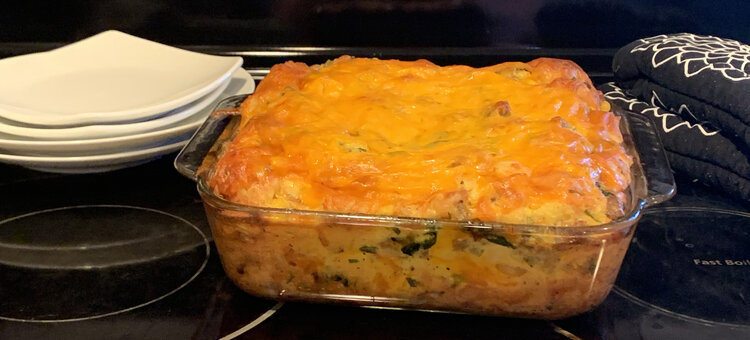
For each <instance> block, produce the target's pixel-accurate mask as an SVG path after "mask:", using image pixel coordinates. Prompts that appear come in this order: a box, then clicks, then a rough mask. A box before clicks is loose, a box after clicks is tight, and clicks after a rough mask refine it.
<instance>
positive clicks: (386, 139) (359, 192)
mask: <svg viewBox="0 0 750 340" xmlns="http://www.w3.org/2000/svg"><path fill="white" fill-rule="evenodd" d="M631 163H632V159H631V158H630V156H628V155H627V153H626V152H625V150H624V148H623V147H622V135H621V133H620V130H619V117H617V116H615V115H614V114H612V113H611V112H609V104H608V103H607V102H606V101H604V100H603V96H602V94H601V92H599V91H597V90H596V89H595V88H594V87H593V85H592V84H591V81H590V80H589V78H588V76H587V75H586V74H585V73H584V72H583V70H581V69H580V68H579V67H578V66H577V65H575V64H574V63H572V62H570V61H565V60H557V59H548V58H542V59H537V60H534V61H531V62H529V63H520V62H508V63H502V64H498V65H494V66H489V67H484V68H472V67H468V66H446V67H440V66H437V65H435V64H433V63H431V62H429V61H426V60H418V61H413V62H408V61H398V60H378V59H364V58H351V57H346V56H345V57H341V58H338V59H336V60H333V61H330V62H328V63H326V64H324V65H315V66H307V65H305V64H302V63H295V62H287V63H284V64H280V65H276V66H274V67H273V68H272V69H271V72H270V73H269V74H268V76H267V77H266V78H265V79H264V80H263V81H262V82H261V83H260V84H259V85H258V87H257V91H256V93H255V94H254V95H252V96H251V97H249V98H248V99H247V100H246V101H245V102H244V103H243V105H242V121H241V123H240V127H239V131H238V133H237V134H236V136H235V138H234V140H233V141H232V142H231V144H230V145H229V146H228V147H227V148H226V151H225V152H224V154H223V155H222V156H221V157H220V159H219V160H218V161H217V163H216V165H215V167H214V169H213V171H212V173H211V178H210V180H209V185H210V187H211V188H212V190H214V192H216V193H217V194H219V195H221V196H222V197H224V198H226V199H229V200H232V201H236V202H239V203H243V204H248V205H254V206H265V207H277V208H294V209H305V210H322V211H333V212H347V213H366V214H387V215H398V216H414V217H428V218H452V219H475V218H478V219H481V220H485V221H500V222H507V223H533V224H547V225H591V224H598V223H603V222H606V221H609V220H610V219H611V218H613V217H615V216H616V215H617V214H621V213H622V211H621V209H622V202H623V201H624V199H625V194H624V191H625V189H626V188H627V186H628V185H629V182H630V165H631Z"/></svg>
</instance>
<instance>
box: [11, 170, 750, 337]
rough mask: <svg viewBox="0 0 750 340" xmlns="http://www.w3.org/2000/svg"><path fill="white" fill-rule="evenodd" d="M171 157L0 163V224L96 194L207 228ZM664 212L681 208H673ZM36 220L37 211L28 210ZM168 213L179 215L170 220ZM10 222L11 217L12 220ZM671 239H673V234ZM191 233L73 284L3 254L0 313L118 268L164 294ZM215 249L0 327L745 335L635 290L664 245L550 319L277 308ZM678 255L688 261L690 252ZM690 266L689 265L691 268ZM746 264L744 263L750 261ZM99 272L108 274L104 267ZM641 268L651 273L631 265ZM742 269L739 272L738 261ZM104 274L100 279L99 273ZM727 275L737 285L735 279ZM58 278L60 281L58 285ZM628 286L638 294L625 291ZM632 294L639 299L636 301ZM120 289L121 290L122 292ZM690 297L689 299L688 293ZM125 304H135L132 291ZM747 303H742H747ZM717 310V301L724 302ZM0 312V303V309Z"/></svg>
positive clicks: (69, 333) (99, 202)
mask: <svg viewBox="0 0 750 340" xmlns="http://www.w3.org/2000/svg"><path fill="white" fill-rule="evenodd" d="M173 157H174V155H169V156H165V157H164V158H162V159H161V160H157V161H155V162H152V163H148V164H145V165H141V166H138V167H135V168H131V169H124V170H118V171H114V172H110V173H104V174H91V175H49V174H42V173H37V172H33V171H30V170H25V169H21V168H18V167H15V166H9V165H0V202H2V205H0V222H4V224H0V228H2V226H3V225H6V226H7V225H8V223H12V222H13V220H12V221H10V222H9V219H13V218H14V217H17V216H20V215H24V214H29V213H33V212H38V211H44V210H49V209H57V208H62V207H79V206H88V207H90V206H97V207H99V208H93V210H90V211H89V212H90V213H91V214H84V216H91V217H96V216H97V214H98V213H101V209H104V210H106V209H108V208H103V207H102V206H105V207H111V206H118V207H121V206H127V207H128V208H122V209H124V210H127V211H130V212H133V210H139V209H143V210H142V211H148V213H146V215H152V216H151V217H154V218H156V219H157V220H161V221H162V222H159V224H170V223H172V222H169V221H172V220H174V218H171V217H169V216H175V217H176V218H177V219H183V220H184V223H183V222H180V223H183V224H185V225H187V224H190V225H194V226H195V227H196V228H197V229H198V230H200V231H201V232H203V233H205V235H207V236H208V237H210V230H209V228H208V224H207V222H206V219H205V215H204V212H203V209H202V206H201V203H200V199H199V197H198V195H197V193H196V190H195V185H194V183H192V182H191V181H189V180H187V179H184V178H182V177H181V176H180V175H179V174H178V173H177V172H176V171H175V170H174V169H173V168H172V164H171V163H172V159H173ZM685 206H692V207H710V208H712V209H715V208H721V209H728V210H738V211H746V210H747V209H746V208H745V207H744V206H743V205H741V204H738V203H736V202H732V201H729V200H727V199H726V198H724V197H723V196H722V195H721V194H718V193H715V192H712V191H710V190H709V189H707V188H704V187H701V186H699V185H695V184H693V183H691V182H689V181H683V182H679V183H678V195H677V197H675V199H673V200H672V201H671V202H669V203H668V204H666V205H665V206H664V208H660V209H667V210H668V209H674V208H679V207H685ZM76 209H84V208H68V209H62V210H61V211H57V210H52V211H53V212H54V213H57V214H62V215H55V216H56V219H61V218H64V219H68V218H70V216H67V217H64V216H66V215H65V214H70V213H74V211H73V210H76ZM87 209H91V208H87ZM81 211H83V210H81ZM663 211H665V210H662V211H659V210H653V211H648V212H647V214H646V216H645V218H644V221H643V224H642V225H641V227H639V229H638V231H637V232H636V239H637V240H640V241H639V242H642V243H643V247H646V248H648V247H653V246H654V245H660V244H661V243H660V242H659V235H663V234H664V230H660V229H659V223H660V222H659V221H660V220H659V219H657V220H653V221H651V220H649V218H650V217H651V216H657V217H659V218H661V220H663V218H666V217H669V216H667V215H664V214H663ZM669 211H672V210H669ZM674 213H675V214H678V215H679V214H680V213H679V212H674ZM136 215H138V214H135V215H128V214H123V216H126V217H128V218H127V219H128V220H132V224H133V225H136V224H138V223H146V221H147V220H142V219H141V218H142V217H137V216H136ZM32 216H34V215H32ZM37 217H39V216H37ZM682 217H683V220H684V221H685V223H688V222H689V221H690V220H691V218H690V217H689V216H682ZM694 217H695V216H694ZM698 217H699V216H698ZM100 218H104V219H105V220H106V219H107V218H109V217H104V216H100V217H99V218H96V219H95V220H99V219H100ZM717 221H718V220H717ZM722 221H723V220H722ZM34 223H43V222H42V220H38V221H35V222H34ZM108 223H110V222H108ZM95 224H96V223H92V224H91V225H88V226H87V227H86V228H89V229H92V228H93V226H94V225H95ZM176 225H179V223H177V224H176ZM708 227H710V226H708ZM16 228H18V226H17V225H16ZM25 228H29V226H25ZM42 228H44V227H40V230H42ZM47 228H49V226H47ZM686 228H687V227H686ZM136 229H137V228H136ZM715 229H716V230H718V229H720V228H715ZM185 230H187V229H185ZM27 231H28V230H27ZM670 233H671V232H670ZM670 235H672V236H674V235H676V234H674V235H673V234H670ZM35 237H36V240H41V241H40V242H41V243H42V244H47V243H44V242H49V241H50V240H53V239H55V238H50V237H45V235H36V236H35ZM724 237H726V236H724ZM10 239H13V238H10ZM674 239H675V240H676V238H674ZM7 240H8V235H4V234H3V233H2V230H0V242H5V243H7V242H6V241H7ZM684 240H687V239H684ZM685 242H687V241H685ZM199 243H200V242H198V243H196V244H195V247H194V248H193V249H192V250H191V251H188V252H184V253H181V254H182V255H179V254H178V256H175V257H169V256H168V257H166V258H165V259H164V260H165V261H166V262H165V263H160V262H159V261H155V262H153V263H149V266H153V268H149V267H148V266H146V267H128V266H129V265H117V266H111V267H109V268H106V269H105V270H104V271H99V272H96V271H97V269H84V268H66V269H64V270H63V271H68V272H67V274H68V275H72V274H71V273H73V274H75V275H82V276H86V275H89V276H90V277H88V278H84V279H81V280H80V281H79V285H78V286H77V288H73V287H74V286H69V287H72V288H71V291H70V292H69V293H68V294H66V293H64V292H56V291H54V290H49V289H48V288H49V287H44V288H45V289H41V288H40V286H39V285H43V286H50V285H53V282H54V277H53V274H55V273H56V272H54V271H52V272H46V273H47V274H48V275H50V276H47V277H40V276H37V277H34V276H33V275H32V276H29V275H28V274H29V271H32V272H33V270H31V269H28V268H26V269H24V268H19V267H14V268H12V267H13V266H10V265H7V264H6V265H3V264H0V266H5V267H0V280H10V279H9V276H13V275H15V276H16V277H17V278H18V279H17V281H14V282H15V284H17V285H18V286H21V287H25V289H26V290H25V292H20V293H16V292H13V291H8V290H7V289H8V288H7V287H6V286H4V285H3V286H0V297H2V300H0V301H2V302H0V313H3V312H4V311H5V313H6V314H7V312H8V311H11V312H12V313H15V314H14V315H16V316H23V318H28V317H29V315H30V314H23V313H27V312H33V311H35V308H36V311H40V310H43V308H50V307H51V306H54V305H55V304H56V303H59V304H64V306H63V307H65V308H64V309H63V310H66V309H67V311H68V312H70V313H71V314H74V313H78V312H81V311H86V312H90V309H87V308H91V306H92V305H94V306H97V304H96V303H89V304H88V305H87V304H86V303H82V302H80V300H79V301H76V297H83V298H85V297H86V296H87V295H86V294H87V293H90V292H91V291H95V289H98V288H100V286H101V285H106V284H112V283H111V282H110V281H109V280H110V279H111V278H119V279H120V280H123V278H127V279H130V280H131V281H129V282H131V283H132V282H138V283H139V284H142V286H140V287H139V289H135V290H133V291H132V292H131V294H132V296H127V298H126V299H125V300H127V299H130V298H133V299H135V297H136V296H137V297H139V298H140V299H146V298H147V297H148V296H151V297H152V298H153V296H160V294H161V295H164V292H165V291H167V292H168V291H169V288H170V287H172V288H174V287H175V286H179V282H184V281H185V280H186V279H187V278H189V276H190V273H193V272H194V271H193V270H194V268H195V266H196V264H199V263H200V259H201V255H200V254H205V253H202V249H203V246H202V245H201V244H199ZM683 243H684V242H683ZM694 244H696V245H697V244H699V242H694ZM740 250H742V251H745V253H737V254H736V255H737V256H745V255H742V254H746V252H747V248H740ZM214 251H215V249H213V248H212V249H211V250H210V256H209V258H208V261H207V263H206V266H205V268H203V269H202V270H201V271H200V273H199V274H198V275H197V276H196V277H195V279H194V280H192V281H191V282H189V283H188V284H186V285H185V286H184V287H182V288H180V289H178V290H176V291H175V292H174V293H173V294H171V295H168V296H166V297H164V298H163V299H160V300H158V301H154V302H152V303H149V304H146V305H144V306H140V307H138V308H135V309H132V310H128V311H126V312H123V313H119V314H114V315H109V316H105V317H100V318H95V319H87V320H82V321H69V322H47V323H39V322H28V320H26V321H10V320H7V319H6V320H0V338H55V339H81V338H109V339H123V338H137V339H184V338H194V339H216V338H219V337H222V336H226V335H228V334H231V333H232V332H235V331H236V330H238V329H240V328H242V327H244V326H246V325H247V324H248V323H251V322H253V321H254V320H256V319H257V318H259V317H261V316H268V319H267V320H265V321H264V322H262V323H259V324H258V325H256V326H255V327H254V328H252V329H250V330H249V331H247V332H246V333H244V334H243V335H242V336H241V338H252V339H299V338H303V339H304V338H311V339H349V338H363V339H390V338H394V339H398V338H404V339H406V338H420V339H456V338H471V339H496V338H507V339H629V338H642V339H670V338H673V339H677V338H712V339H723V338H727V337H731V338H736V337H747V336H750V328H748V327H744V326H742V325H741V324H740V325H739V326H736V327H733V326H729V327H724V326H721V325H719V326H717V325H716V324H713V325H712V324H707V323H705V322H703V323H701V322H699V321H700V320H698V321H696V320H692V319H689V318H681V317H679V316H675V315H674V314H673V313H671V312H665V311H663V310H659V309H657V308H653V305H656V304H660V305H661V307H664V308H665V309H666V308H668V309H674V310H679V308H682V307H684V306H687V305H686V304H683V302H685V303H688V305H689V303H692V300H691V301H675V300H667V301H666V302H664V301H657V300H654V299H652V298H653V296H652V297H649V296H646V295H644V292H646V293H648V292H650V291H649V290H648V287H646V290H645V291H644V290H639V289H640V288H642V287H636V286H634V285H633V282H635V283H638V282H642V281H643V280H651V279H653V275H652V273H651V272H648V271H643V270H644V268H646V269H658V268H659V267H658V266H655V264H657V263H661V264H662V265H665V264H666V263H668V261H669V260H671V259H681V257H676V256H670V254H669V253H658V252H657V253H656V254H658V255H653V254H651V253H641V252H640V251H632V252H629V254H628V257H627V258H626V261H625V266H624V267H623V273H626V274H627V273H631V272H632V273H634V274H635V275H637V277H635V278H633V277H625V278H623V277H621V278H620V280H619V281H618V284H619V285H621V287H618V288H616V289H615V291H614V292H613V293H612V294H610V296H609V297H608V298H607V300H606V301H605V302H604V303H603V304H602V305H601V306H600V307H598V308H596V309H594V310H593V311H591V312H589V313H585V314H583V315H580V316H576V317H573V318H570V319H566V320H558V321H554V322H550V321H542V320H522V319H510V318H497V317H484V316H471V315H455V314H446V313H428V312H415V311H397V310H381V309H369V308H356V307H342V306H333V305H318V304H306V303H291V302H288V303H285V304H283V306H281V307H280V308H278V310H277V311H276V312H275V314H272V315H271V313H270V312H268V311H269V310H270V309H271V308H273V307H274V306H276V302H275V301H270V300H265V299H258V298H254V297H252V296H249V295H247V294H245V293H243V292H242V291H240V290H239V289H237V288H236V287H235V286H234V285H233V284H232V283H231V282H230V281H229V280H228V279H227V278H226V276H225V275H224V273H223V271H222V268H221V264H220V261H219V259H218V257H217V256H216V254H215V252H214ZM655 256H660V257H661V259H656V258H654V257H655ZM696 256H697V255H696ZM136 257H137V256H136ZM644 257H645V258H644ZM170 259H177V261H176V262H171V261H169V260H170ZM659 260H661V262H659ZM683 260H684V259H683ZM688 260H690V261H692V258H691V259H688ZM722 260H723V258H722ZM61 261H62V260H61ZM665 261H666V262H665ZM63 263H64V261H63ZM130 265H136V266H140V265H143V264H142V263H141V264H138V263H133V264H130ZM9 268H12V270H9ZM154 268H155V269H154ZM700 268H701V267H698V269H700ZM746 268H747V269H750V266H749V267H746ZM100 269H101V268H100ZM100 269H99V270H100ZM128 269H135V270H136V271H137V272H128ZM186 269H189V270H186ZM738 269H739V268H738ZM37 270H39V269H37ZM46 270H50V269H46ZM19 273H20V274H19ZM108 273H110V274H111V275H108ZM736 273H740V272H736ZM58 274H59V273H58ZM642 275H649V276H651V277H647V278H644V277H640V276H642ZM740 275H744V274H742V273H740ZM92 277H93V278H92ZM105 277H107V278H109V279H102V278H105ZM747 277H748V276H736V277H732V279H733V280H735V279H740V280H742V279H744V280H747ZM148 278H151V279H148ZM45 279H46V280H47V281H45ZM116 281H117V280H116ZM0 282H1V281H0ZM121 282H124V281H121ZM722 287H723V285H722V284H717V285H716V286H715V287H713V288H714V290H715V292H721V290H722ZM733 287H739V288H740V289H741V288H742V287H743V286H741V285H740V286H733ZM744 287H747V285H744ZM59 288H60V289H61V290H63V287H59ZM745 289H746V288H745ZM35 290H36V291H38V292H39V295H34V294H32V293H33V292H34V291H35ZM30 292H31V293H30ZM42 293H46V294H48V295H43V294H42ZM52 293H55V294H58V293H59V294H61V295H60V296H63V298H60V297H57V298H55V295H54V294H52ZM697 293H700V292H696V294H697ZM704 293H705V291H704ZM149 294H151V295H149ZM743 294H744V293H743ZM633 296H635V297H637V299H633ZM745 296H746V295H745ZM657 297H658V295H657ZM679 298H680V299H688V300H690V296H683V295H680V296H679ZM40 299H43V300H40ZM56 299H59V300H56ZM638 300H642V301H647V302H648V303H641V302H639V301H638ZM119 301H120V302H122V300H119ZM697 301H699V300H698V299H696V302H697ZM700 301H702V303H703V304H705V305H711V300H710V299H709V300H705V299H704V300H700ZM94 302H96V301H94ZM131 302H135V301H131ZM735 302H736V304H735V308H740V307H742V306H743V303H744V306H745V307H748V304H747V303H748V301H747V300H744V301H735ZM130 305H135V304H133V303H131V304H130ZM748 308H750V307H748ZM745 310H749V309H747V308H746V309H745ZM716 311H717V312H719V311H722V312H727V311H729V310H728V309H726V308H725V309H717V310H716ZM679 312H680V313H682V314H685V315H691V312H690V311H686V310H682V311H679ZM269 315H270V316H269ZM1 316H3V315H2V314H0V317H1ZM693 316H695V315H693ZM698 317H699V318H703V319H707V320H713V321H717V320H718V321H722V320H723V321H731V322H734V323H738V322H740V321H741V322H745V324H746V320H747V319H742V317H743V316H742V315H736V316H721V315H719V314H712V315H698ZM23 318H21V319H23ZM47 318H48V319H54V318H49V317H47ZM732 318H734V319H732ZM37 319H43V317H42V318H40V317H37ZM743 320H744V321H743Z"/></svg>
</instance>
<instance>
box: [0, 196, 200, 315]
mask: <svg viewBox="0 0 750 340" xmlns="http://www.w3.org/2000/svg"><path fill="white" fill-rule="evenodd" d="M209 251H210V247H209V241H208V239H207V238H206V236H205V235H204V233H203V232H202V231H201V230H200V229H198V228H197V227H196V226H195V225H193V224H191V223H190V222H188V221H186V220H185V219H182V218H180V217H177V216H174V215H171V214H168V213H165V212H162V211H158V210H154V209H148V208H140V207H132V206H119V205H90V206H75V207H64V208H57V209H49V210H43V211H37V212H33V213H29V214H25V215H21V216H17V217H13V218H10V219H7V220H4V221H0V301H3V303H2V304H0V319H4V320H12V321H24V322H64V321H77V320H85V319H92V318H98V317H103V316H109V315H113V314H119V313H122V312H126V311H130V310H133V309H136V308H139V307H143V306H146V305H148V304H151V303H153V302H156V301H159V300H161V299H163V298H165V297H167V296H169V295H171V294H173V293H175V292H176V291H178V290H179V289H181V288H182V287H184V286H186V285H187V284H188V283H190V282H191V281H192V280H193V279H194V278H195V277H196V276H198V274H199V273H200V272H201V271H202V270H203V268H204V267H205V266H206V263H207V261H208V257H209Z"/></svg>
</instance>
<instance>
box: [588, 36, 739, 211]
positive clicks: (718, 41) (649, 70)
mask: <svg viewBox="0 0 750 340" xmlns="http://www.w3.org/2000/svg"><path fill="white" fill-rule="evenodd" d="M612 67H613V71H614V75H615V80H616V84H617V85H615V84H614V83H610V84H605V85H602V86H601V87H600V90H602V92H604V93H605V96H607V98H608V99H609V100H610V101H611V102H612V103H613V104H615V105H619V106H622V107H624V108H626V109H629V110H631V111H635V112H641V113H643V114H645V115H648V116H650V117H651V118H652V119H653V120H654V121H655V122H657V123H658V124H657V125H661V130H662V131H661V132H662V133H661V137H662V140H663V142H664V146H665V148H666V149H667V155H668V157H669V160H670V162H671V165H672V168H673V169H674V170H675V171H676V172H678V173H681V174H683V175H686V176H689V177H691V178H694V179H698V180H699V181H701V182H703V183H705V184H708V185H710V186H714V187H717V188H720V189H722V190H724V191H725V192H727V193H730V194H732V195H733V196H735V197H738V198H741V199H743V200H746V201H750V165H749V164H748V155H750V46H748V45H746V44H743V43H740V42H738V41H734V40H728V39H722V38H717V37H711V36H700V35H694V34H689V33H679V34H669V35H659V36H655V37H650V38H646V39H640V40H636V41H634V42H632V43H630V44H628V45H626V46H625V47H623V48H621V49H620V50H619V51H618V52H617V53H616V54H615V57H614V60H613V63H612ZM618 86H619V87H618Z"/></svg>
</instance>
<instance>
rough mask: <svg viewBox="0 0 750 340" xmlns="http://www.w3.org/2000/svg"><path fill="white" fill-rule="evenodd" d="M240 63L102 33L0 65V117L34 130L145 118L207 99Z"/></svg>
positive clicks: (108, 32) (237, 58) (124, 35)
mask: <svg viewBox="0 0 750 340" xmlns="http://www.w3.org/2000/svg"><path fill="white" fill-rule="evenodd" d="M241 65H242V58H240V57H222V56H212V55H207V54H201V53H196V52H191V51H186V50H182V49H178V48H175V47H171V46H167V45H162V44H159V43H156V42H153V41H149V40H145V39H141V38H138V37H134V36H131V35H128V34H125V33H122V32H118V31H106V32H103V33H99V34H97V35H95V36H92V37H89V38H86V39H84V40H81V41H78V42H76V43H73V44H70V45H67V46H64V47H61V48H58V49H55V50H52V51H48V52H41V53H35V54H29V55H24V56H18V57H12V58H7V59H3V60H0V79H2V81H1V82H0V117H2V118H6V119H9V120H13V121H16V122H21V123H25V124H31V125H38V126H39V125H42V126H66V125H67V126H70V125H84V124H101V123H116V122H128V121H138V120H144V119H148V118H149V117H153V116H158V115H161V114H163V113H164V112H167V111H170V110H172V109H175V108H177V107H180V106H183V105H186V104H188V103H190V102H192V101H194V100H196V99H198V98H200V97H202V96H204V95H206V94H208V93H210V92H211V91H213V90H215V89H216V88H217V87H219V85H221V84H222V83H224V81H225V80H226V79H227V78H229V77H230V76H231V74H232V72H234V71H235V70H236V69H237V68H239V67H240V66H241Z"/></svg>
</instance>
